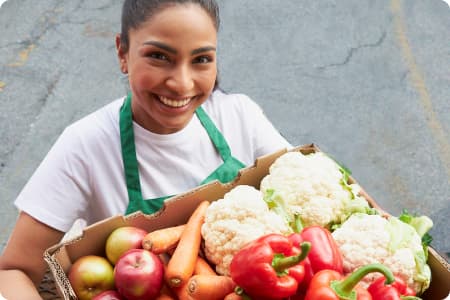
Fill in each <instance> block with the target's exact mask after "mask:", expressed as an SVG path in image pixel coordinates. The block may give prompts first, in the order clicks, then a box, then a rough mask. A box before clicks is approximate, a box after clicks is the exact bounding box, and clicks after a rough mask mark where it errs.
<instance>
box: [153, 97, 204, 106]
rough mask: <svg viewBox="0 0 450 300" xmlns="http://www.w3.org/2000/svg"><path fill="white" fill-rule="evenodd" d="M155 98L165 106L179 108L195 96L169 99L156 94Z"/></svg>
mask: <svg viewBox="0 0 450 300" xmlns="http://www.w3.org/2000/svg"><path fill="white" fill-rule="evenodd" d="M157 98H158V99H159V101H161V102H162V103H163V104H164V105H166V106H169V107H173V108H179V107H183V106H186V105H188V104H189V102H191V101H192V99H194V98H195V97H188V98H184V99H171V98H167V97H164V96H157Z"/></svg>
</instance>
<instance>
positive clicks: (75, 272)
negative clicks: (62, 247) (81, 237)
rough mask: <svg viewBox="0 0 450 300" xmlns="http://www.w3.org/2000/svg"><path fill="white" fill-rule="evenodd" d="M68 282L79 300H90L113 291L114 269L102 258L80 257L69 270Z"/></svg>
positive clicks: (92, 256)
mask: <svg viewBox="0 0 450 300" xmlns="http://www.w3.org/2000/svg"><path fill="white" fill-rule="evenodd" d="M69 282H70V285H71V286H72V288H73V290H74V292H75V294H76V295H77V297H78V299H79V300H90V299H92V297H94V296H96V295H98V294H100V293H101V292H103V291H106V290H111V289H114V269H113V266H112V265H111V263H110V262H109V261H108V260H107V259H106V258H104V257H101V256H96V255H86V256H82V257H80V258H79V259H77V260H76V261H75V263H74V264H73V265H72V267H71V268H70V270H69Z"/></svg>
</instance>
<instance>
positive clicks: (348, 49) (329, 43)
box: [0, 0, 450, 254]
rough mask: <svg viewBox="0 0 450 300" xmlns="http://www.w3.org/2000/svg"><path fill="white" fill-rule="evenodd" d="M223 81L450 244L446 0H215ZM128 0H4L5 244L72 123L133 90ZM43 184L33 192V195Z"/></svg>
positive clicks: (1, 206)
mask: <svg viewBox="0 0 450 300" xmlns="http://www.w3.org/2000/svg"><path fill="white" fill-rule="evenodd" d="M219 2H220V5H221V16H222V28H221V30H220V34H219V65H220V81H221V86H222V88H223V89H225V90H226V91H229V92H241V93H245V94H248V95H249V96H250V97H252V98H253V99H254V100H256V101H257V102H258V103H259V104H260V105H261V106H262V107H263V108H264V110H265V111H266V113H267V115H268V117H269V118H270V119H271V120H272V121H273V123H274V124H275V126H276V127H277V128H279V130H280V131H281V133H282V134H283V135H284V136H286V138H287V139H288V140H289V141H290V142H291V143H292V144H294V145H301V144H307V143H316V144H317V145H318V146H319V147H320V148H321V149H322V150H324V151H325V152H327V153H329V154H331V155H332V156H334V157H335V158H336V159H337V160H339V161H340V162H342V163H344V164H345V165H346V166H347V167H348V168H350V169H351V170H352V172H353V176H354V177H355V178H356V179H357V180H358V181H359V183H360V184H361V185H362V186H363V187H364V188H365V190H366V191H367V192H368V193H369V194H370V195H371V196H372V197H373V198H374V199H375V200H376V201H377V202H378V203H379V204H380V205H381V206H382V207H383V208H384V209H386V210H387V211H389V212H391V213H392V214H395V215H397V214H399V213H400V212H401V210H402V209H408V210H409V211H410V212H417V213H420V214H426V215H428V216H430V217H431V218H432V219H433V221H434V224H435V225H434V228H433V229H432V231H431V233H432V235H433V236H434V241H433V244H432V245H433V247H434V248H435V249H437V250H438V251H439V252H441V253H443V254H445V253H448V252H450V240H449V239H448V228H449V217H450V184H449V183H450V141H449V140H450V134H449V133H450V9H449V6H448V5H447V4H445V3H444V2H443V1H441V0H426V1H424V0H341V1H336V0H335V1H332V0H315V1H300V0H219ZM120 6H121V1H118V0H116V1H114V0H96V1H82V0H78V1H75V0H71V1H60V0H40V1H32V0H9V1H7V2H6V3H4V4H3V6H2V7H1V9H0V32H1V38H0V103H1V108H0V109H1V114H0V140H1V143H0V243H1V244H0V246H1V249H2V248H3V247H4V245H5V244H6V242H7V238H8V236H9V233H10V231H11V229H12V227H13V225H14V222H15V218H16V214H17V212H16V209H15V208H14V206H13V201H14V199H15V197H16V196H17V194H18V193H19V191H20V189H21V188H22V187H23V185H24V184H25V182H26V181H27V180H28V178H29V177H30V176H31V174H32V173H33V171H34V170H35V168H36V167H37V166H38V164H39V162H40V161H41V160H42V159H43V157H44V156H45V154H46V153H47V151H48V150H49V148H50V147H51V145H52V144H53V142H54V141H55V139H56V138H57V137H58V135H59V134H60V133H61V131H62V130H63V129H64V127H65V126H67V125H68V124H70V123H72V122H73V121H75V120H77V119H79V118H81V117H82V116H84V115H86V114H87V113H89V112H91V111H93V110H95V109H97V108H99V107H101V106H103V105H104V104H106V103H108V102H109V101H111V100H112V99H115V98H118V97H120V96H122V95H124V93H125V88H126V79H125V78H124V77H123V76H122V75H121V73H120V71H119V68H118V64H117V60H116V56H115V47H114V35H115V33H116V32H118V31H119V27H120V26H119V16H120ZM43 196H45V195H36V198H38V197H43Z"/></svg>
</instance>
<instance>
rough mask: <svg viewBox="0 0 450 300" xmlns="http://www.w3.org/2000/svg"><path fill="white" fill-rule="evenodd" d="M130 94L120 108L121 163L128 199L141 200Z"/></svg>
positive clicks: (131, 200)
mask: <svg viewBox="0 0 450 300" xmlns="http://www.w3.org/2000/svg"><path fill="white" fill-rule="evenodd" d="M132 119H133V118H132V112H131V93H130V94H128V96H127V98H126V99H125V102H124V103H123V105H122V107H121V108H120V121H119V125H120V143H121V146H122V161H123V167H124V172H125V181H126V183H127V189H128V199H129V201H130V202H133V201H134V200H143V199H142V192H141V183H140V182H139V168H138V161H137V157H136V146H135V144H134V132H133V122H132V121H131V120H132Z"/></svg>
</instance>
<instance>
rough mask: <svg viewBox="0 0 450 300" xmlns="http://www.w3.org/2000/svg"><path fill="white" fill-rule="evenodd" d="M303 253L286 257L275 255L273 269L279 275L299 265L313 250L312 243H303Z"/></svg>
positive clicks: (301, 245)
mask: <svg viewBox="0 0 450 300" xmlns="http://www.w3.org/2000/svg"><path fill="white" fill-rule="evenodd" d="M300 249H301V252H300V253H299V254H298V255H292V256H284V255H282V254H280V255H275V256H274V257H273V260H272V267H273V269H274V270H275V271H277V273H279V274H280V273H283V272H284V271H285V270H286V269H288V268H290V267H293V266H295V265H297V264H298V263H299V262H301V261H302V260H304V259H305V258H306V257H307V256H308V253H309V250H310V249H311V243H310V242H303V243H301V244H300Z"/></svg>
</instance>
